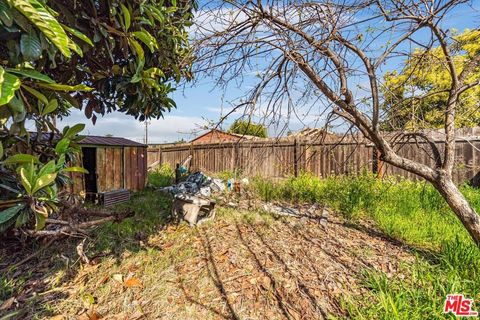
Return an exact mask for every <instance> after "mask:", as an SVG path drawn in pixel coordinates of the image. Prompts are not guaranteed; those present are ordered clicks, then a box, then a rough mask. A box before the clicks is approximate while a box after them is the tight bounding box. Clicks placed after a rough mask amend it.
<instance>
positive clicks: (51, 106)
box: [42, 99, 58, 116]
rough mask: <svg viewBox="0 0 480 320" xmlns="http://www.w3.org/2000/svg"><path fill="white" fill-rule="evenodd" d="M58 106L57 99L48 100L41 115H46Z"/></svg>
mask: <svg viewBox="0 0 480 320" xmlns="http://www.w3.org/2000/svg"><path fill="white" fill-rule="evenodd" d="M57 107H58V101H57V99H52V100H50V101H49V102H48V104H47V106H46V107H45V109H43V112H42V116H44V115H47V114H49V113H51V112H53V111H55V110H56V109H57Z"/></svg>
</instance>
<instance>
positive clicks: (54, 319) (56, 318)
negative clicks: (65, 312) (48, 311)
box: [48, 314, 64, 320]
mask: <svg viewBox="0 0 480 320" xmlns="http://www.w3.org/2000/svg"><path fill="white" fill-rule="evenodd" d="M63 319H64V317H63V316H62V315H61V314H59V315H56V316H53V317H51V318H48V320H63Z"/></svg>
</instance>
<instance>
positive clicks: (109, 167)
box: [105, 148, 115, 191]
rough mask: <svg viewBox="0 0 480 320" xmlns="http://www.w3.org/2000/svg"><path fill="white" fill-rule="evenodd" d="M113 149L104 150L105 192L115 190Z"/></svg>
mask: <svg viewBox="0 0 480 320" xmlns="http://www.w3.org/2000/svg"><path fill="white" fill-rule="evenodd" d="M114 161H115V160H114V149H113V148H105V180H106V183H105V191H111V190H114V189H115V186H114V183H115V172H114Z"/></svg>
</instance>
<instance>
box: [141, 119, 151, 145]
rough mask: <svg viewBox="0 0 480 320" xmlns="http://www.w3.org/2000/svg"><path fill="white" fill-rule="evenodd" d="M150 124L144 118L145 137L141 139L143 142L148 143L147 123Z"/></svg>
mask: <svg viewBox="0 0 480 320" xmlns="http://www.w3.org/2000/svg"><path fill="white" fill-rule="evenodd" d="M149 124H150V121H147V120H145V137H144V139H143V141H144V143H145V144H148V125H149Z"/></svg>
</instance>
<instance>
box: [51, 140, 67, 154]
mask: <svg viewBox="0 0 480 320" xmlns="http://www.w3.org/2000/svg"><path fill="white" fill-rule="evenodd" d="M69 145H70V139H68V138H63V139H62V140H60V141H58V143H57V145H56V146H55V152H56V153H57V154H62V153H65V152H66V151H67V149H68V146H69Z"/></svg>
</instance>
